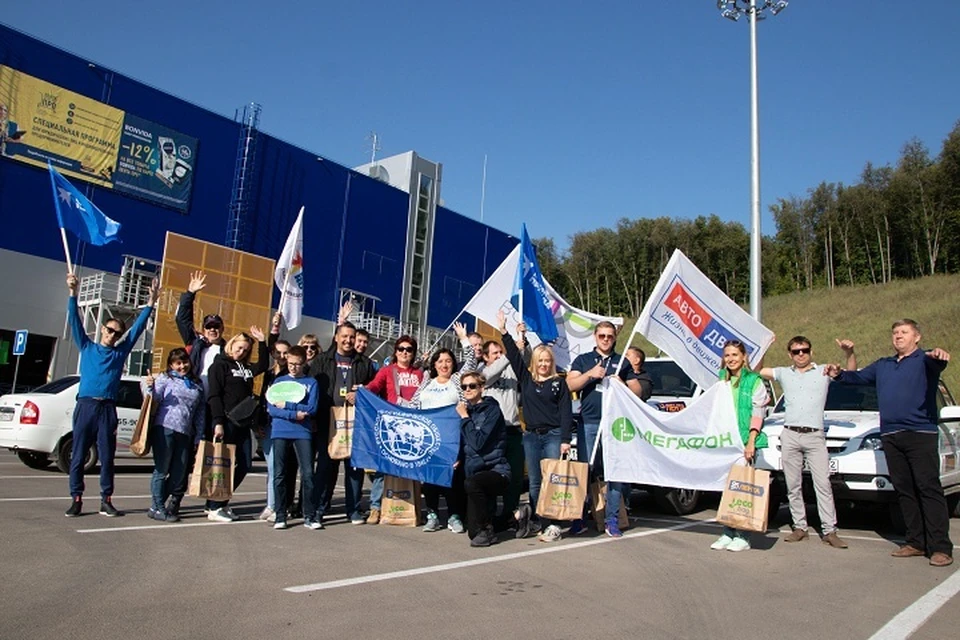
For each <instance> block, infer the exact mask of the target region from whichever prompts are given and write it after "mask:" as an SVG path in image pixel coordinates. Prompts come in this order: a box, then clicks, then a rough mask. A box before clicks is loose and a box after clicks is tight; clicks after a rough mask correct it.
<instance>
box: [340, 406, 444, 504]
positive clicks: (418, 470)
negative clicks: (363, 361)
mask: <svg viewBox="0 0 960 640" xmlns="http://www.w3.org/2000/svg"><path fill="white" fill-rule="evenodd" d="M459 453H460V416H459V415H458V414H457V410H456V408H455V407H452V406H450V407H444V408H443V409H429V410H424V411H418V410H416V409H405V408H402V407H398V406H397V405H394V404H390V403H389V402H386V401H384V400H381V399H380V398H378V397H377V396H375V395H374V394H372V393H371V392H369V391H367V390H366V389H363V388H361V389H359V390H358V391H357V411H356V421H355V422H354V426H353V449H352V451H351V453H350V463H351V464H352V465H353V466H354V467H359V468H363V469H376V470H377V471H380V472H383V473H386V474H388V475H391V476H397V477H400V478H409V479H410V480H419V481H420V482H428V483H430V484H436V485H440V486H442V487H449V486H450V485H451V484H453V464H454V463H455V462H456V461H457V455H458V454H459Z"/></svg>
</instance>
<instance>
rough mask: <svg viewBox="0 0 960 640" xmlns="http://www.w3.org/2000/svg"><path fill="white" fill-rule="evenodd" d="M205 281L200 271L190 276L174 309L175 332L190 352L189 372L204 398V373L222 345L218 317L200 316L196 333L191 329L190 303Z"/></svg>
mask: <svg viewBox="0 0 960 640" xmlns="http://www.w3.org/2000/svg"><path fill="white" fill-rule="evenodd" d="M206 280H207V274H205V273H204V272H203V271H194V272H193V273H191V274H190V283H189V284H188V285H187V290H186V291H184V292H183V293H182V294H181V295H180V304H179V305H177V331H179V332H180V338H181V339H182V340H183V344H184V346H186V347H187V351H189V352H190V365H191V366H190V370H191V371H194V372H195V373H196V374H197V376H199V378H200V381H201V382H202V383H203V391H204V394H206V393H207V392H208V391H209V389H208V388H207V371H208V370H209V369H210V365H211V364H213V361H214V359H216V357H217V356H218V355H220V350H221V349H222V348H223V345H224V344H226V340H224V339H223V319H222V318H221V317H220V316H218V315H216V314H213V313H211V314H208V315H206V316H204V318H203V325H201V330H200V331H197V330H196V329H195V328H194V325H193V303H194V300H195V299H196V297H197V293H198V292H199V291H202V290H203V288H204V287H206V286H207V283H206Z"/></svg>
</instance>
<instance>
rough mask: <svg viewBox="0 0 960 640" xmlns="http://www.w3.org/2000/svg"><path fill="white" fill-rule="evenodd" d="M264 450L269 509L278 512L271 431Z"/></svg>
mask: <svg viewBox="0 0 960 640" xmlns="http://www.w3.org/2000/svg"><path fill="white" fill-rule="evenodd" d="M261 448H262V449H263V459H264V460H266V461H267V508H269V509H273V510H274V511H276V510H277V494H276V491H275V489H274V487H273V481H274V480H275V479H276V477H277V476H276V471H275V470H274V469H275V467H274V463H273V461H274V457H273V438H271V437H270V430H269V429H268V430H267V436H266V437H265V438H264V439H263V442H262V443H261Z"/></svg>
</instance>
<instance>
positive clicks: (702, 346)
mask: <svg viewBox="0 0 960 640" xmlns="http://www.w3.org/2000/svg"><path fill="white" fill-rule="evenodd" d="M652 319H653V321H654V322H656V323H657V324H659V325H661V326H663V327H665V328H666V329H667V330H669V331H670V332H671V333H673V334H674V335H676V336H677V337H678V338H681V339H682V340H683V341H684V343H685V344H686V347H687V350H688V351H690V352H691V353H693V354H695V355H696V356H697V357H698V359H699V360H700V362H701V364H704V365H705V366H707V367H709V368H710V369H711V370H712V372H714V373H715V372H716V371H719V370H720V369H721V368H722V367H723V345H725V344H726V343H727V341H728V340H739V341H740V342H742V343H743V346H744V348H746V350H747V357H748V358H749V357H750V356H751V355H752V354H753V353H754V352H755V351H756V350H757V349H758V348H759V347H758V345H757V344H756V343H754V342H752V341H750V340H749V339H747V338H745V337H743V336H741V335H739V334H738V333H737V332H735V331H734V330H733V329H731V328H730V326H729V325H727V324H726V323H724V322H723V321H722V320H721V319H720V318H718V317H717V314H715V313H713V312H712V311H711V310H710V307H709V306H708V305H707V304H706V303H704V302H703V300H701V299H700V298H699V297H698V296H697V295H696V294H695V293H693V291H692V290H691V288H690V287H688V286H687V285H686V284H685V283H684V282H683V279H682V278H681V277H680V276H679V275H677V276H675V277H674V279H673V282H672V283H671V284H670V286H669V287H668V288H667V294H666V295H665V296H664V297H663V298H661V299H660V301H659V303H658V304H657V308H656V309H655V310H654V313H653V318H652Z"/></svg>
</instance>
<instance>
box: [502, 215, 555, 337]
mask: <svg viewBox="0 0 960 640" xmlns="http://www.w3.org/2000/svg"><path fill="white" fill-rule="evenodd" d="M513 288H514V297H513V298H512V299H511V302H512V303H513V306H514V308H518V309H519V310H520V314H521V315H522V316H523V321H524V323H526V325H527V330H528V331H533V332H534V333H535V334H537V337H538V338H540V340H541V341H542V342H553V341H555V340H556V339H557V337H558V336H559V334H558V333H557V321H556V320H554V319H553V312H554V300H553V298H552V297H551V296H550V294H548V293H547V287H546V286H545V285H544V283H543V274H542V273H541V272H540V264H539V263H538V262H537V254H536V251H535V250H534V248H533V243H531V242H530V237H529V236H528V235H527V225H525V224H524V225H523V229H522V230H521V232H520V260H519V261H518V263H517V277H516V279H515V280H514V287H513ZM520 291H522V292H523V301H522V303H521V302H520V301H519V300H518V299H519V297H520V296H519V295H517V294H518V293H519V292H520ZM521 307H522V308H521Z"/></svg>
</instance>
